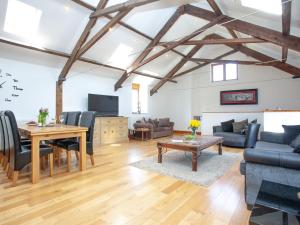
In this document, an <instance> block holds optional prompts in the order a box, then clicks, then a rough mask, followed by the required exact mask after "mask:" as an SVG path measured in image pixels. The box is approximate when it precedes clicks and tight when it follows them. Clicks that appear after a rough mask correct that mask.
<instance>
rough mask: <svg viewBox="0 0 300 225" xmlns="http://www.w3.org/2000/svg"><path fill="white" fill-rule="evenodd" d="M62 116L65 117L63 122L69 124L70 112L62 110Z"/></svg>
mask: <svg viewBox="0 0 300 225" xmlns="http://www.w3.org/2000/svg"><path fill="white" fill-rule="evenodd" d="M60 116H61V117H62V118H63V121H62V124H67V121H68V112H62V113H61V114H60Z"/></svg>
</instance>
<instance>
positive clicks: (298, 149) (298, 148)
mask: <svg viewBox="0 0 300 225" xmlns="http://www.w3.org/2000/svg"><path fill="white" fill-rule="evenodd" d="M294 153H300V145H299V146H297V147H296V148H294Z"/></svg>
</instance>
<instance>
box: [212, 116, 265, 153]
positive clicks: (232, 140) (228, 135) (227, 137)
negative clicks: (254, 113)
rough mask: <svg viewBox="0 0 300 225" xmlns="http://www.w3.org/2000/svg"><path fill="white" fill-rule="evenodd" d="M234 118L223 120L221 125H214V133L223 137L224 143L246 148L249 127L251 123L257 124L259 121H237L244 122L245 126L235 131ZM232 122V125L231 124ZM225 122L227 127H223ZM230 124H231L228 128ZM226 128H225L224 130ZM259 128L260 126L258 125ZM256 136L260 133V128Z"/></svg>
mask: <svg viewBox="0 0 300 225" xmlns="http://www.w3.org/2000/svg"><path fill="white" fill-rule="evenodd" d="M234 122H235V121H234V120H230V121H226V122H223V123H222V125H220V126H213V135H214V136H217V137H223V138H224V141H223V145H224V146H229V147H237V148H244V147H246V145H245V143H246V141H247V129H248V125H249V124H252V123H253V124H256V123H257V121H256V120H254V121H251V122H250V123H249V124H248V120H244V121H241V122H237V123H243V127H242V128H241V129H240V131H238V132H234V130H233V127H232V124H233V123H234ZM230 123H231V125H230ZM223 124H226V126H227V129H226V128H223V127H224V126H223ZM228 125H229V126H230V127H229V128H228ZM224 129H225V130H224ZM258 129H259V127H258ZM256 132H257V133H256V134H255V135H256V136H257V135H258V132H259V130H256Z"/></svg>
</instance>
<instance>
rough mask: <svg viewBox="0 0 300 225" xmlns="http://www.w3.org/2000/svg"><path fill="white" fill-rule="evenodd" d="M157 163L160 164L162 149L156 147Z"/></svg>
mask: <svg viewBox="0 0 300 225" xmlns="http://www.w3.org/2000/svg"><path fill="white" fill-rule="evenodd" d="M157 162H158V163H162V147H160V146H159V147H158V160H157Z"/></svg>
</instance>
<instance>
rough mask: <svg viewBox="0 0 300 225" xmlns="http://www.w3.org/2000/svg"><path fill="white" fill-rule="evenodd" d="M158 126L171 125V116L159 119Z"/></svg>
mask: <svg viewBox="0 0 300 225" xmlns="http://www.w3.org/2000/svg"><path fill="white" fill-rule="evenodd" d="M158 126H159V127H169V126H170V119H169V118H163V119H159V121H158Z"/></svg>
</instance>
